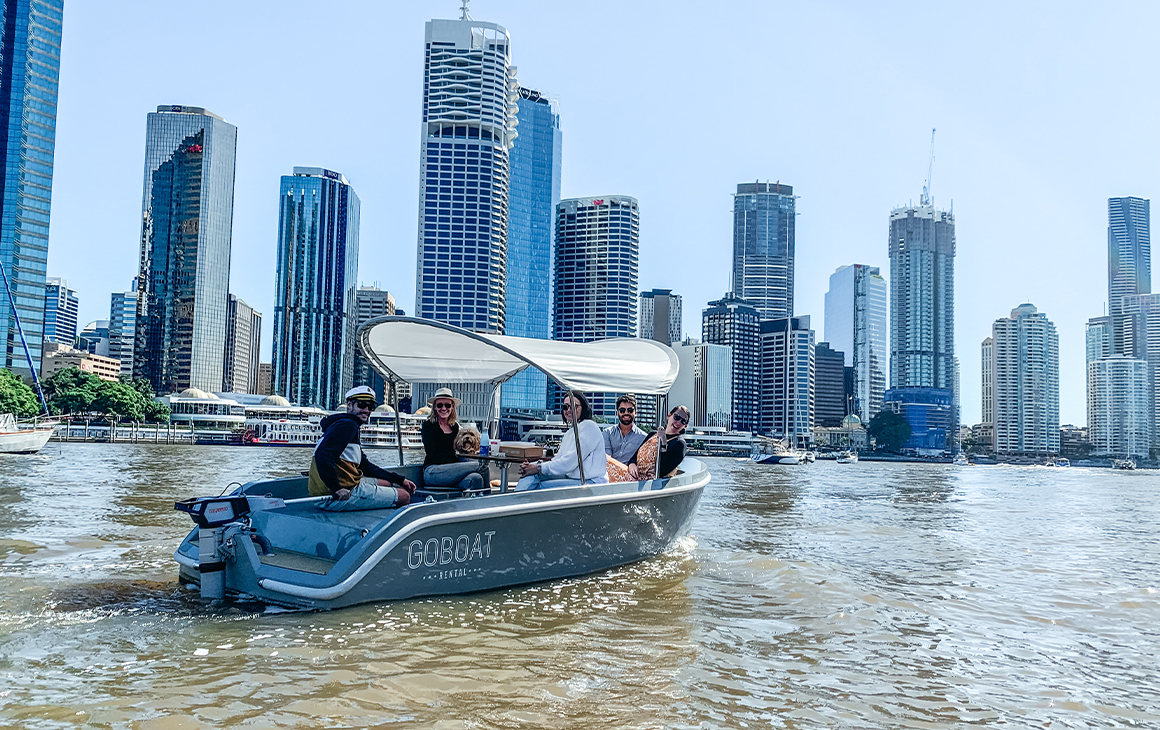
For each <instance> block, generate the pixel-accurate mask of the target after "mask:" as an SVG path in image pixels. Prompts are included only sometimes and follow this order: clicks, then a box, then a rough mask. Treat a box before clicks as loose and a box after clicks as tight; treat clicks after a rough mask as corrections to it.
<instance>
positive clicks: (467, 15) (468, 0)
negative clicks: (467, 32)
mask: <svg viewBox="0 0 1160 730" xmlns="http://www.w3.org/2000/svg"><path fill="white" fill-rule="evenodd" d="M460 2H462V3H463V7H461V8H460V11H461V12H462V15H460V16H459V19H460V20H471V13H469V12H467V6H468V5H470V4H471V0H460Z"/></svg>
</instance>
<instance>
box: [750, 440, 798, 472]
mask: <svg viewBox="0 0 1160 730" xmlns="http://www.w3.org/2000/svg"><path fill="white" fill-rule="evenodd" d="M754 447H755V448H754V451H753V453H751V454H750V455H749V458H750V459H752V460H753V461H754V463H757V464H775V465H786V466H796V465H797V464H800V463H801V459H800V458H798V455H797V454H795V453H793V452H792V451H790V450H789V449H787V448H786V447H785V444H784V443H782V441H781V440H780V439H775V438H767V437H764V436H759V437H758V438H757V441H756V443H755V444H754Z"/></svg>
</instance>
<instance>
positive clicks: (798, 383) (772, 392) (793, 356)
mask: <svg viewBox="0 0 1160 730" xmlns="http://www.w3.org/2000/svg"><path fill="white" fill-rule="evenodd" d="M761 396H762V397H761V407H760V408H759V413H760V414H761V426H760V428H759V431H760V433H763V434H768V435H770V436H773V437H774V438H778V439H782V440H783V441H785V444H786V446H789V447H791V448H809V447H810V445H811V444H812V443H813V432H814V331H813V330H812V329H810V318H809V317H784V318H782V319H773V320H765V321H763V322H762V323H761Z"/></svg>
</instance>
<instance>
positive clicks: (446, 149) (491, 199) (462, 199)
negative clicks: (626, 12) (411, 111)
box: [415, 13, 518, 334]
mask: <svg viewBox="0 0 1160 730" xmlns="http://www.w3.org/2000/svg"><path fill="white" fill-rule="evenodd" d="M464 16H465V18H464V19H462V20H431V21H428V23H427V27H426V48H425V58H424V69H423V137H422V147H421V148H420V153H419V176H420V185H419V237H418V255H417V257H416V272H415V312H416V316H419V317H422V318H424V319H434V320H438V321H440V322H447V323H449V324H453V325H457V326H459V327H464V328H466V329H470V330H475V331H479V332H493V333H500V334H502V333H504V332H505V326H504V325H505V307H504V304H505V301H506V294H507V292H506V283H507V234H508V180H509V171H510V159H509V151H510V150H511V148H512V145H513V144H514V142H515V139H516V124H517V121H516V113H517V109H518V106H517V98H518V84H517V83H516V79H515V75H516V72H515V67H514V66H512V65H511V38H510V36H509V35H508V32H507V30H505V29H504V28H503V27H502V26H499V25H496V24H494V23H481V22H478V21H474V20H471V19H469V18H466V13H464Z"/></svg>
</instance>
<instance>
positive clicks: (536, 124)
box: [500, 88, 563, 411]
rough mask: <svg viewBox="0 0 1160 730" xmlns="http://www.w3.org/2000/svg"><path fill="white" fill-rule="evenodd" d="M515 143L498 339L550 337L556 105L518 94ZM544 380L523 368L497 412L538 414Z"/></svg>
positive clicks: (558, 139)
mask: <svg viewBox="0 0 1160 730" xmlns="http://www.w3.org/2000/svg"><path fill="white" fill-rule="evenodd" d="M517 105H518V107H519V113H518V114H517V119H518V120H519V137H517V138H516V141H515V145H514V146H513V147H512V149H511V153H510V156H511V186H510V194H509V202H508V228H507V294H506V299H507V300H506V305H505V309H504V311H505V323H504V333H505V334H509V335H514V336H516V337H534V338H537V339H542V340H546V339H551V337H552V309H551V307H552V286H551V284H552V236H553V231H554V228H555V217H556V204H557V203H559V202H560V164H561V150H562V145H563V136H562V133H561V131H560V109H559V104H558V103H557V102H556V101H555V100H554V99H550V98H548V97H547V96H545V95H543V94H541V93H540V92H538V91H533V90H532V89H527V88H520V90H519V99H518V101H517ZM547 393H548V379H547V377H546V376H545V375H544V374H543V373H541V372H540V371H538V370H536V369H535V368H528V369H527V370H524V371H523V372H522V373H519V374H518V375H516V376H515V377H514V378H512V379H511V380H509V381H507V382H506V383H504V384H503V397H502V399H501V401H500V403H501V405H502V407H504V408H507V409H517V410H530V411H542V410H543V409H544V407H545V402H546V401H545V399H546V398H547Z"/></svg>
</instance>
